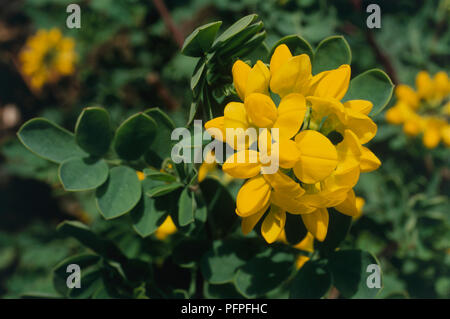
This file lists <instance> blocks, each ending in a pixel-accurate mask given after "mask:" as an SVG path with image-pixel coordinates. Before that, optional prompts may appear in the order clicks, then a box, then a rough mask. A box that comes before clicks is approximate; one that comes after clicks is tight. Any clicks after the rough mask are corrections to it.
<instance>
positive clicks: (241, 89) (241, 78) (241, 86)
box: [231, 60, 251, 101]
mask: <svg viewBox="0 0 450 319" xmlns="http://www.w3.org/2000/svg"><path fill="white" fill-rule="evenodd" d="M250 70H251V67H250V66H249V65H248V64H247V63H245V62H243V61H241V60H237V61H236V62H234V64H233V68H232V69H231V73H232V74H233V84H234V87H235V88H236V92H237V94H238V95H239V97H240V98H241V100H242V101H244V99H245V89H246V86H247V79H248V74H249V72H250Z"/></svg>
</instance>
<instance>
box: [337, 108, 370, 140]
mask: <svg viewBox="0 0 450 319" xmlns="http://www.w3.org/2000/svg"><path fill="white" fill-rule="evenodd" d="M346 115H347V121H346V123H345V126H346V127H347V128H349V129H350V130H352V131H353V133H355V134H356V136H358V138H359V141H360V143H361V144H366V143H367V142H369V141H370V140H371V139H372V138H374V137H375V135H376V134H377V125H376V124H375V122H374V121H372V119H371V118H370V117H368V116H367V115H364V114H362V113H359V112H355V111H353V110H351V109H346Z"/></svg>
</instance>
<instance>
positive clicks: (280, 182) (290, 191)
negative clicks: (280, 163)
mask: <svg viewBox="0 0 450 319" xmlns="http://www.w3.org/2000/svg"><path fill="white" fill-rule="evenodd" d="M264 178H265V180H266V181H267V182H268V183H269V184H270V186H272V188H273V189H274V190H275V191H280V192H281V193H284V194H286V195H288V196H289V197H291V198H293V199H295V198H299V197H300V196H301V195H303V194H304V193H305V190H304V189H303V188H301V186H300V184H298V183H297V182H295V181H294V180H293V179H292V178H290V177H289V176H287V175H286V174H284V173H282V172H280V171H278V172H276V173H275V174H264Z"/></svg>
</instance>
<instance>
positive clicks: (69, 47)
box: [19, 28, 76, 89]
mask: <svg viewBox="0 0 450 319" xmlns="http://www.w3.org/2000/svg"><path fill="white" fill-rule="evenodd" d="M74 49H75V42H74V41H73V39H71V38H67V37H63V36H62V34H61V31H60V30H58V29H56V28H54V29H51V30H49V31H47V30H39V31H38V32H37V33H36V34H35V35H34V36H32V37H30V38H29V39H28V40H27V42H26V44H25V47H24V48H23V49H22V51H21V52H20V55H19V59H20V62H21V68H22V72H23V74H24V75H25V76H27V77H28V78H29V79H30V85H31V87H32V88H34V89H40V88H41V87H42V86H43V85H44V84H45V83H48V82H54V81H56V80H58V79H59V77H60V76H63V75H69V74H72V73H73V72H74V63H75V60H76V54H75V50H74Z"/></svg>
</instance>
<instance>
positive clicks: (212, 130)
mask: <svg viewBox="0 0 450 319" xmlns="http://www.w3.org/2000/svg"><path fill="white" fill-rule="evenodd" d="M224 121H225V117H223V116H220V117H216V118H214V119H212V120H210V121H208V122H206V123H205V129H206V131H207V132H208V133H209V134H210V135H211V136H212V137H213V138H215V139H217V140H219V141H221V142H224V141H225V137H226V135H225V125H224Z"/></svg>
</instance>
